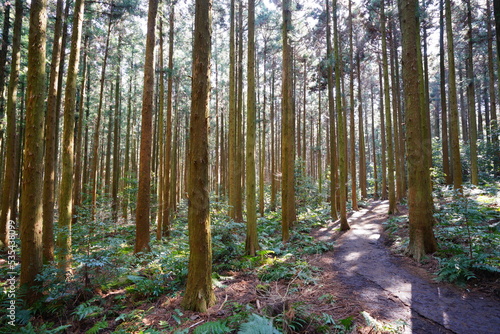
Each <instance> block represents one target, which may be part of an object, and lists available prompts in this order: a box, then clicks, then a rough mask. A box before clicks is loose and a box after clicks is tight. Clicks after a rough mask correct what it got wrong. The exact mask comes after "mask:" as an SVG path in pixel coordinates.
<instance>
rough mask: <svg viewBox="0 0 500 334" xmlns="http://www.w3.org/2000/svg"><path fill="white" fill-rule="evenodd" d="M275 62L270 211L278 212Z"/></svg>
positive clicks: (272, 86) (272, 76)
mask: <svg viewBox="0 0 500 334" xmlns="http://www.w3.org/2000/svg"><path fill="white" fill-rule="evenodd" d="M275 66H276V64H275V61H274V58H273V64H272V72H271V110H270V112H271V203H270V205H269V209H270V210H271V211H275V210H276V201H277V200H276V197H277V196H276V193H277V188H278V187H277V183H278V182H277V180H276V179H277V175H276V174H277V171H276V160H277V159H276V154H277V152H276V134H275V132H276V131H275V127H276V124H275V115H274V114H275V112H274V110H275V109H274V106H275V101H274V78H275V77H274V69H275Z"/></svg>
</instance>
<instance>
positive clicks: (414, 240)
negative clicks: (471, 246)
mask: <svg viewBox="0 0 500 334" xmlns="http://www.w3.org/2000/svg"><path fill="white" fill-rule="evenodd" d="M417 1H418V0H403V1H402V4H401V30H402V36H403V52H402V55H403V83H404V95H405V106H406V126H407V132H406V133H407V136H406V143H407V152H408V169H409V172H408V174H409V191H408V200H409V201H408V204H409V219H410V243H409V245H408V252H409V253H410V255H412V256H413V257H414V258H415V259H416V260H417V261H420V259H421V258H422V257H423V256H424V255H425V254H426V253H432V252H434V251H435V250H436V248H437V247H436V240H435V238H434V234H433V231H432V226H433V222H434V218H433V216H432V195H431V187H430V174H429V173H430V172H429V169H428V168H427V166H426V163H425V152H424V145H423V138H424V137H425V136H426V134H424V133H423V129H424V128H425V127H424V126H422V122H425V120H424V119H422V111H421V110H420V108H422V103H421V100H422V99H425V96H424V95H423V94H422V92H423V90H422V89H421V86H422V85H423V84H424V83H423V78H422V74H421V73H419V70H418V68H419V65H418V57H419V52H418V51H417V49H418V48H419V47H420V44H419V38H418V35H419V28H418V18H417V17H416V13H417V4H418V2H417Z"/></svg>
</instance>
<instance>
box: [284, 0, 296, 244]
mask: <svg viewBox="0 0 500 334" xmlns="http://www.w3.org/2000/svg"><path fill="white" fill-rule="evenodd" d="M291 28H292V11H291V1H290V0H283V27H282V40H283V79H282V90H283V92H282V94H281V95H282V102H281V106H282V110H283V111H282V116H281V124H282V125H281V129H282V130H281V131H282V132H281V171H282V175H283V177H282V183H281V185H282V186H281V210H282V221H281V237H282V240H283V242H288V240H289V238H290V227H291V226H292V224H293V222H294V221H295V219H296V216H295V175H294V170H295V154H294V153H295V152H294V143H295V133H294V132H295V125H294V115H293V82H292V75H293V74H292V52H291V48H290V42H289V37H288V32H289V31H290V29H291Z"/></svg>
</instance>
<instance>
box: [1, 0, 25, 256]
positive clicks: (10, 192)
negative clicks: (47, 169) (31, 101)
mask: <svg viewBox="0 0 500 334" xmlns="http://www.w3.org/2000/svg"><path fill="white" fill-rule="evenodd" d="M23 6H24V4H23V1H22V0H16V4H15V12H16V16H15V19H14V31H13V38H12V57H11V67H10V78H9V87H8V91H7V129H6V135H5V141H6V156H5V158H6V160H5V166H6V168H5V169H4V171H3V174H2V177H3V180H4V181H3V184H2V186H3V192H2V194H3V196H2V208H1V209H2V211H1V216H0V248H2V249H5V248H6V247H7V246H8V243H9V239H8V233H7V222H8V221H10V220H13V211H15V206H16V203H17V198H16V192H15V188H16V187H15V185H14V184H15V183H16V182H17V180H18V179H17V178H16V175H15V174H16V169H17V168H16V167H17V164H18V161H17V159H16V139H17V136H16V104H17V87H18V84H19V68H20V63H21V29H22V20H23ZM6 12H7V11H6Z"/></svg>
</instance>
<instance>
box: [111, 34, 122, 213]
mask: <svg viewBox="0 0 500 334" xmlns="http://www.w3.org/2000/svg"><path fill="white" fill-rule="evenodd" d="M120 45H121V37H119V38H118V54H120ZM120 70H121V63H120V61H119V62H118V65H117V69H116V85H115V115H114V124H113V128H114V129H113V182H112V187H111V217H112V221H113V222H114V223H117V222H118V208H119V207H120V203H119V199H118V188H119V185H120Z"/></svg>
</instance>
